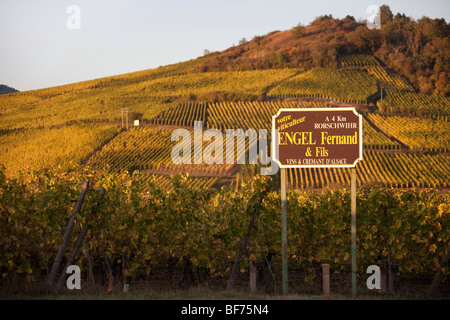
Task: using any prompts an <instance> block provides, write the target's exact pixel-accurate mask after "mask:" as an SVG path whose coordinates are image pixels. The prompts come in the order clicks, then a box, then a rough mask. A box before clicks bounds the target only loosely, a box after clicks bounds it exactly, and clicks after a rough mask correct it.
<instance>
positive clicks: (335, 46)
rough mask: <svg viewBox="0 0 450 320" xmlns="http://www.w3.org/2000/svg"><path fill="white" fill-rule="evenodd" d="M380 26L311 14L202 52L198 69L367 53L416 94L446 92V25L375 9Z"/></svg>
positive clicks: (449, 46) (306, 62) (335, 60)
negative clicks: (291, 24) (306, 18)
mask: <svg viewBox="0 0 450 320" xmlns="http://www.w3.org/2000/svg"><path fill="white" fill-rule="evenodd" d="M380 13H381V19H380V20H381V28H380V29H369V28H368V27H367V25H366V23H365V22H360V21H356V20H355V18H354V17H352V16H347V17H345V18H344V19H337V18H333V17H332V15H323V16H320V17H317V18H316V19H315V20H314V21H313V22H312V23H311V24H310V25H308V26H304V25H302V24H301V23H300V24H298V25H297V26H295V27H293V28H292V29H291V30H286V31H274V32H271V33H269V34H267V35H264V36H255V37H254V38H253V39H251V40H250V41H247V40H246V39H245V38H244V39H242V40H241V41H239V45H238V46H235V47H232V48H229V49H227V50H225V51H223V52H212V53H208V54H207V56H208V57H209V59H207V60H205V61H204V62H203V63H201V64H200V65H199V66H197V70H199V71H229V70H252V69H270V68H305V69H308V68H313V67H324V66H335V67H337V66H338V65H339V57H340V56H343V55H349V54H368V55H373V56H374V57H376V58H377V59H379V60H380V61H381V62H382V63H383V64H384V65H385V67H386V68H388V69H391V70H393V71H394V72H396V73H398V74H400V75H402V76H404V77H405V78H406V79H407V80H408V81H409V82H410V83H411V84H413V86H414V87H415V88H416V89H417V91H418V92H420V93H425V94H437V95H444V96H448V95H449V94H450V82H449V79H448V74H449V73H450V25H449V24H448V23H447V22H446V21H445V19H430V18H428V17H422V18H420V19H418V20H417V21H415V20H414V19H412V18H411V17H408V16H406V15H405V14H403V13H397V14H395V15H394V14H393V13H392V11H391V10H390V7H389V6H388V5H383V6H381V7H380Z"/></svg>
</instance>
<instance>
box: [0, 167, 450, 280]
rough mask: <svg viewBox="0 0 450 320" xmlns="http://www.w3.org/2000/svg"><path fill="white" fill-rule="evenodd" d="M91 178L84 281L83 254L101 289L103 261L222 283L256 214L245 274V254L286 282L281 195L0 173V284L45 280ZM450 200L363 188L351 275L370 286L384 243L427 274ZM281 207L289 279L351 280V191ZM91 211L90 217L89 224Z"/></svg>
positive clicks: (293, 195)
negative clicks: (322, 272) (347, 275)
mask: <svg viewBox="0 0 450 320" xmlns="http://www.w3.org/2000/svg"><path fill="white" fill-rule="evenodd" d="M86 178H89V179H91V181H92V185H91V187H92V188H93V189H98V188H105V190H106V192H105V194H104V196H103V198H102V200H101V201H100V202H99V195H98V193H97V192H92V193H89V194H88V195H87V197H86V199H85V203H84V205H83V210H82V211H81V212H80V213H79V215H78V216H77V220H78V221H77V222H78V223H77V226H76V230H78V228H82V227H83V226H84V224H85V223H89V224H90V226H91V227H90V230H89V235H88V237H87V238H86V241H85V243H84V248H85V250H81V251H80V253H79V255H78V256H77V257H76V261H75V264H77V265H78V266H80V267H81V268H82V271H83V273H84V271H85V270H86V269H87V267H86V265H85V261H86V260H87V259H86V258H87V253H88V252H89V253H90V254H91V255H92V257H91V258H92V259H90V261H92V263H94V266H93V270H95V272H97V274H96V279H104V278H106V274H107V272H108V271H107V270H106V268H105V263H104V261H105V258H106V259H108V260H109V261H110V263H111V265H112V270H119V271H120V272H121V274H122V273H123V274H126V275H128V276H132V277H134V278H136V279H139V278H142V277H145V276H146V275H148V274H149V273H150V272H151V271H152V270H154V269H158V268H161V266H162V267H163V268H164V265H167V262H168V261H169V258H171V259H172V260H173V259H174V260H175V261H177V260H182V258H184V259H188V262H190V263H192V265H193V266H194V267H201V268H204V269H205V270H206V271H207V273H206V274H207V275H208V276H209V277H215V278H219V279H220V278H222V279H226V276H227V275H228V274H229V272H230V265H231V263H232V262H233V261H234V259H235V257H236V254H237V252H238V250H239V249H238V248H239V243H240V241H241V240H242V237H243V235H245V234H247V232H248V231H247V226H248V221H249V216H250V214H251V213H252V212H253V211H255V210H256V212H258V218H257V220H256V222H255V225H254V229H253V230H252V232H251V234H250V241H249V243H248V246H247V248H246V254H245V255H244V257H243V261H242V265H241V266H242V268H247V267H248V257H249V256H250V255H253V256H254V257H255V259H256V261H257V262H262V261H265V259H266V257H267V256H269V255H271V256H272V257H273V259H272V261H271V268H272V270H273V272H274V273H276V274H279V272H281V263H280V261H281V257H280V248H281V243H280V242H281V237H280V236H279V233H280V228H281V226H280V219H279V211H280V196H279V194H278V193H277V192H271V191H270V179H269V178H267V177H255V178H253V179H252V180H250V181H245V182H244V183H242V188H241V189H240V190H239V191H238V192H236V191H235V189H234V188H222V189H221V190H214V189H210V188H191V186H190V185H189V184H188V179H187V178H186V177H185V176H176V177H174V178H173V179H172V189H171V190H170V191H165V190H163V189H161V188H159V187H158V186H157V185H155V184H153V183H151V182H150V183H149V185H148V186H144V185H143V183H142V177H141V175H139V174H134V175H132V176H130V175H128V174H120V175H105V174H98V173H94V172H90V171H89V170H86V169H83V170H82V171H81V172H80V171H77V170H73V171H71V172H70V173H67V172H63V173H61V172H58V171H55V170H47V171H46V172H44V173H42V174H39V175H34V174H32V173H26V174H25V175H23V176H21V177H20V179H18V180H7V179H5V176H4V173H3V171H2V170H0V191H1V192H0V213H1V214H0V247H1V248H2V259H0V272H1V274H2V277H1V279H0V284H2V285H3V283H5V282H6V281H8V279H12V278H16V277H20V278H22V279H23V280H28V281H30V282H31V281H33V280H34V281H36V280H40V277H42V275H46V274H47V273H48V272H47V271H48V270H49V269H50V267H51V265H52V262H53V260H54V258H55V256H56V253H57V251H58V246H59V244H60V243H61V240H62V238H63V234H62V232H61V229H63V228H64V227H65V226H66V224H67V221H68V219H69V217H70V212H71V206H70V203H71V201H70V200H71V199H73V198H74V197H76V195H77V193H78V192H79V186H78V184H76V183H73V182H74V181H80V180H81V181H83V179H86ZM149 189H150V190H151V191H150V192H148V190H149ZM449 196H450V194H449V193H448V192H447V193H441V192H437V191H435V190H422V191H420V190H407V191H396V192H394V191H392V190H386V189H384V190H383V189H381V188H378V187H371V188H362V189H358V194H357V208H358V232H357V237H358V238H357V242H358V251H357V261H358V270H357V272H358V273H359V274H363V275H366V268H367V266H369V265H372V264H376V265H383V264H385V263H386V261H387V253H386V245H387V244H388V245H389V246H390V250H391V252H390V253H391V259H392V260H393V261H395V264H396V265H397V266H398V272H400V273H401V274H402V275H405V276H407V275H415V276H417V275H419V276H429V275H432V274H434V272H435V271H436V270H437V268H439V262H440V261H441V259H442V255H443V253H444V251H445V248H446V246H447V242H448V239H449V236H450V234H449V232H450V215H449V213H450V211H449V210H450V207H449V203H450V199H449ZM287 205H288V211H289V213H290V214H289V215H288V225H289V231H290V235H289V257H288V259H289V263H290V269H291V270H299V269H301V270H303V271H307V272H313V270H314V269H315V268H316V267H317V266H320V264H321V263H329V264H330V266H331V268H332V270H335V271H338V272H341V271H343V272H349V271H350V270H351V268H350V266H351V262H350V252H351V250H350V243H351V242H350V234H351V233H350V191H349V189H348V188H344V189H339V190H336V191H322V192H317V193H307V192H300V191H295V192H294V191H292V192H290V193H289V194H288V199H287ZM91 212H95V213H96V214H95V216H94V217H91V218H90V219H89V215H90V213H91ZM74 238H76V237H74ZM386 239H388V243H387V244H386ZM73 242H75V239H72V242H71V245H73ZM123 259H125V261H126V264H123V263H121V262H122V260H123ZM124 265H125V266H126V267H125V269H121V268H120V266H124ZM118 266H119V268H116V267H118ZM444 272H447V270H444ZM147 279H148V278H147ZM100 281H101V280H100ZM150 281H151V280H150ZM35 283H38V282H35Z"/></svg>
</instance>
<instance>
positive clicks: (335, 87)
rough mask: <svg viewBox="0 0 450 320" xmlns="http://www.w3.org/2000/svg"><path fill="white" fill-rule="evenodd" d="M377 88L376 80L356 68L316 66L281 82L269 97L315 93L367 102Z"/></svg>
mask: <svg viewBox="0 0 450 320" xmlns="http://www.w3.org/2000/svg"><path fill="white" fill-rule="evenodd" d="M377 90H378V88H377V82H376V80H375V79H374V78H373V77H372V76H370V75H369V74H368V73H367V72H363V71H360V70H356V69H333V68H314V69H311V70H308V71H306V72H303V73H300V74H299V75H297V76H295V77H292V78H290V79H289V80H286V81H283V82H281V83H280V84H279V85H277V86H275V87H274V88H273V89H271V90H270V91H269V92H268V94H267V95H268V96H269V97H279V98H288V97H296V98H302V97H316V98H324V99H330V100H336V101H341V102H347V103H367V99H368V98H369V97H370V96H371V95H373V94H374V93H376V92H377Z"/></svg>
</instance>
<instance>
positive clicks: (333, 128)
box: [272, 108, 363, 168]
mask: <svg viewBox="0 0 450 320" xmlns="http://www.w3.org/2000/svg"><path fill="white" fill-rule="evenodd" d="M272 141H273V143H272V147H273V149H272V155H273V159H274V161H276V162H277V163H278V165H279V166H280V168H308V167H310V168H313V167H315V168H317V167H335V168H345V167H347V168H351V167H353V168H354V167H356V163H358V161H361V160H362V159H363V149H362V148H363V145H362V116H361V115H360V114H358V113H357V112H356V110H355V108H313V109H280V110H279V111H278V113H277V114H276V115H274V116H273V117H272Z"/></svg>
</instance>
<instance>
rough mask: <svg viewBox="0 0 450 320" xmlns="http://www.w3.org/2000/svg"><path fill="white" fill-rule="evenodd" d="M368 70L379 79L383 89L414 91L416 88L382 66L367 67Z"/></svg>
mask: <svg viewBox="0 0 450 320" xmlns="http://www.w3.org/2000/svg"><path fill="white" fill-rule="evenodd" d="M366 70H367V72H369V74H371V75H373V76H374V77H375V78H377V80H378V81H379V84H380V85H381V87H383V89H400V90H408V91H411V92H414V88H413V87H412V86H411V85H410V84H409V83H408V82H406V81H405V80H404V79H403V78H402V77H401V76H399V75H397V74H389V73H388V72H387V71H386V70H385V69H384V68H382V67H380V66H370V67H366Z"/></svg>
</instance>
